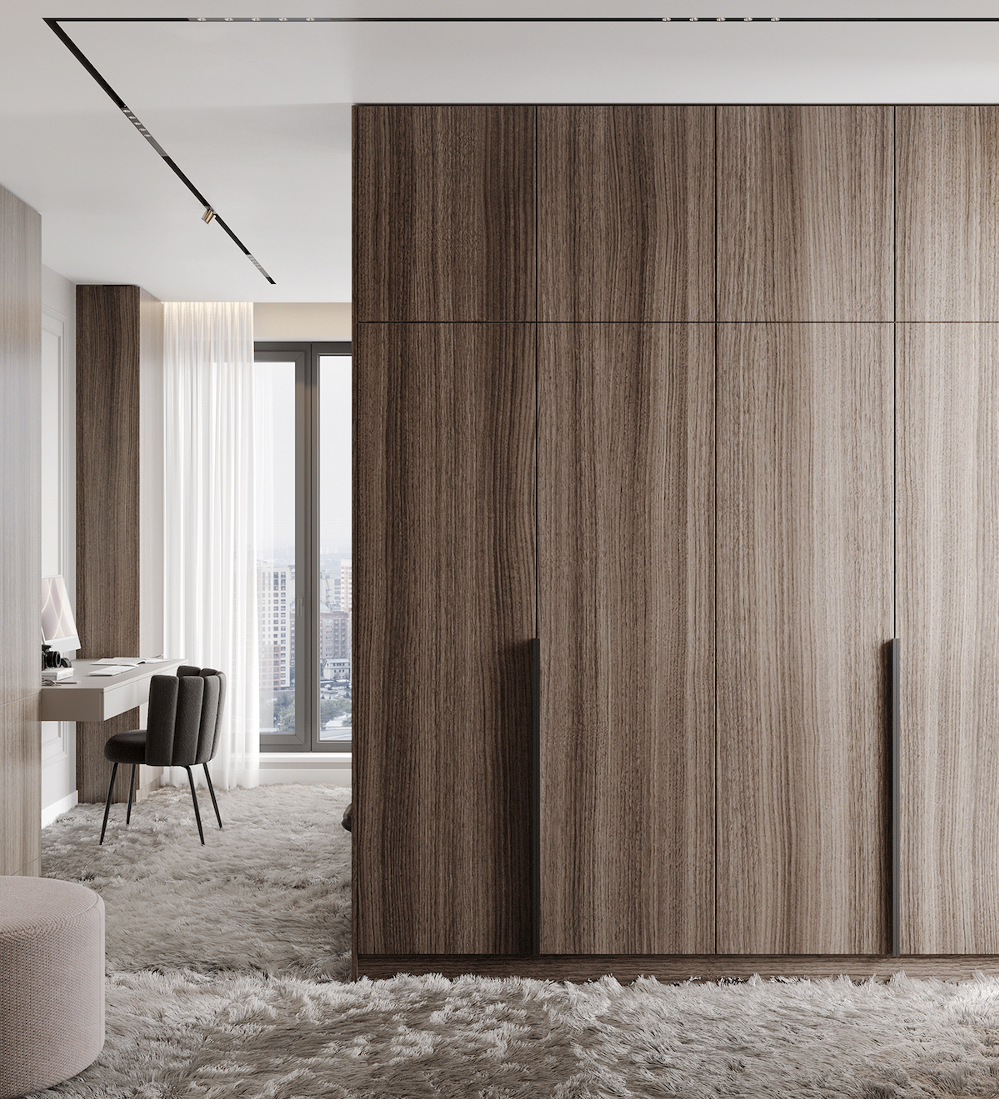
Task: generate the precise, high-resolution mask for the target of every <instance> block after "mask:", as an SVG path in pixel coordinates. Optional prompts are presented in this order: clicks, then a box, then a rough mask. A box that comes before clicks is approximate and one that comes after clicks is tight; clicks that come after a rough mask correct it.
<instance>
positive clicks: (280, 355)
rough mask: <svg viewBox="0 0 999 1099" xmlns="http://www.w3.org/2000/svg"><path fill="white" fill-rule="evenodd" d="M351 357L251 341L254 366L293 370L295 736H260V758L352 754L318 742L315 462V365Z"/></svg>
mask: <svg viewBox="0 0 999 1099" xmlns="http://www.w3.org/2000/svg"><path fill="white" fill-rule="evenodd" d="M352 354H353V350H352V344H351V341H350V340H324V341H312V342H310V341H300V340H254V343H253V359H254V362H294V364H295V606H294V611H293V614H294V621H295V731H294V733H266V734H264V733H261V734H260V751H261V753H267V752H339V753H348V754H350V753H352V751H353V741H352V740H348V741H343V740H320V739H319V734H320V727H319V716H320V698H319V679H320V675H319V671H320V670H319V652H320V638H319V630H320V617H319V571H320V558H319V461H318V456H319V360H320V358H323V357H326V356H347V357H350V356H351V355H352ZM352 506H353V504H352ZM303 581H304V582H303ZM303 672H304V674H303ZM351 683H353V651H352V652H351Z"/></svg>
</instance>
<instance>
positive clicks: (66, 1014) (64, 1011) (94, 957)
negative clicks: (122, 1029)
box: [0, 877, 104, 1099]
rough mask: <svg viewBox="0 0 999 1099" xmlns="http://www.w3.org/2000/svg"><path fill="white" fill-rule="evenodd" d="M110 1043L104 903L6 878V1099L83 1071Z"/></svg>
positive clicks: (0, 940)
mask: <svg viewBox="0 0 999 1099" xmlns="http://www.w3.org/2000/svg"><path fill="white" fill-rule="evenodd" d="M103 1045H104V902H103V901H102V900H101V898H100V897H99V896H98V895H97V894H96V893H95V892H94V891H93V890H92V889H86V888H84V886H82V885H75V884H74V883H72V882H64V881H54V880H53V879H51V878H12V877H0V1099H9V1097H10V1096H15V1095H24V1094H26V1093H28V1092H32V1091H38V1090H39V1089H41V1088H46V1087H48V1086H49V1085H50V1084H57V1083H59V1081H61V1080H67V1079H68V1078H69V1077H70V1076H75V1075H76V1074H77V1073H78V1072H82V1071H83V1069H85V1068H86V1067H87V1065H89V1064H91V1063H92V1062H93V1061H94V1060H95V1059H96V1057H97V1055H98V1054H99V1053H100V1051H101V1047H102V1046H103Z"/></svg>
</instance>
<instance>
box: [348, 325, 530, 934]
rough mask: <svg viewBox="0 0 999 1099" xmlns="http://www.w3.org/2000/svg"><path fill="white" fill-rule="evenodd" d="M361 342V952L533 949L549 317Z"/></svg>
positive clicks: (380, 333)
mask: <svg viewBox="0 0 999 1099" xmlns="http://www.w3.org/2000/svg"><path fill="white" fill-rule="evenodd" d="M354 341H355V342H354V361H355V364H357V365H356V366H355V382H354V424H355V436H354V437H355V440H356V443H355V452H354V453H355V458H354V461H355V477H356V485H357V490H356V492H355V496H354V499H355V501H356V503H355V510H354V545H355V546H356V547H357V548H358V550H359V551H360V552H358V553H356V554H355V555H354V592H355V593H356V595H355V599H354V606H355V613H356V615H357V626H356V628H355V632H354V638H355V640H354V646H355V653H356V658H355V659H356V666H357V668H358V671H357V674H356V675H355V677H354V684H355V687H354V706H355V710H356V717H355V723H356V727H357V728H358V729H359V730H363V734H362V733H361V732H359V733H358V735H357V737H356V742H355V744H356V746H355V771H354V774H355V782H356V790H357V796H356V808H355V815H354V850H355V862H354V890H355V898H356V911H357V924H356V947H357V949H358V950H359V951H361V952H371V953H441V954H448V953H454V952H456V951H458V952H469V953H499V954H522V953H526V952H527V951H529V950H530V943H531V924H530V880H531V878H530V865H531V864H530V789H531V715H532V709H531V651H530V639H531V637H533V635H534V628H535V564H534V556H535V522H534V484H535V466H536V462H535V441H534V440H535V412H534V387H535V371H534V326H533V325H525V324H459V325H455V324H362V325H358V326H357V327H356V328H355V333H354Z"/></svg>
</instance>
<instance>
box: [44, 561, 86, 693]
mask: <svg viewBox="0 0 999 1099" xmlns="http://www.w3.org/2000/svg"><path fill="white" fill-rule="evenodd" d="M79 647H80V636H79V634H78V633H77V630H76V620H75V619H74V618H73V608H72V607H71V606H70V602H69V592H67V591H66V581H65V580H63V578H62V577H61V576H44V577H42V681H43V682H49V683H57V682H58V681H59V680H60V679H68V678H69V677H70V676H71V675H72V674H73V665H72V664H70V662H69V661H68V660H67V659H66V658H65V657H64V656H63V655H62V654H63V653H64V652H68V651H70V650H74V651H75V650H76V649H78V648H79Z"/></svg>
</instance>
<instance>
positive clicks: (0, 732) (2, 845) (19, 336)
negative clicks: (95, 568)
mask: <svg viewBox="0 0 999 1099" xmlns="http://www.w3.org/2000/svg"><path fill="white" fill-rule="evenodd" d="M41 340H42V260H41V219H40V218H39V216H38V214H37V213H36V212H35V211H34V210H32V209H31V208H30V207H29V206H27V205H26V204H25V203H23V202H22V201H21V200H20V199H19V198H17V197H16V196H15V195H13V194H11V193H10V191H7V190H5V189H4V188H3V187H0V441H2V453H3V459H2V469H3V506H2V507H0V622H2V624H3V625H2V629H0V874H17V873H24V874H37V873H38V872H39V865H40V863H39V860H40V856H41V730H40V728H39V724H38V691H39V687H40V685H41V637H40V613H41V543H40V538H41V529H40V523H41V518H40V498H41V497H40V484H39V475H40V474H39V470H40V456H39V452H38V424H39V416H40V415H41V411H40V407H41V406H40V391H39V384H40V382H39V379H40V375H41Z"/></svg>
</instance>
